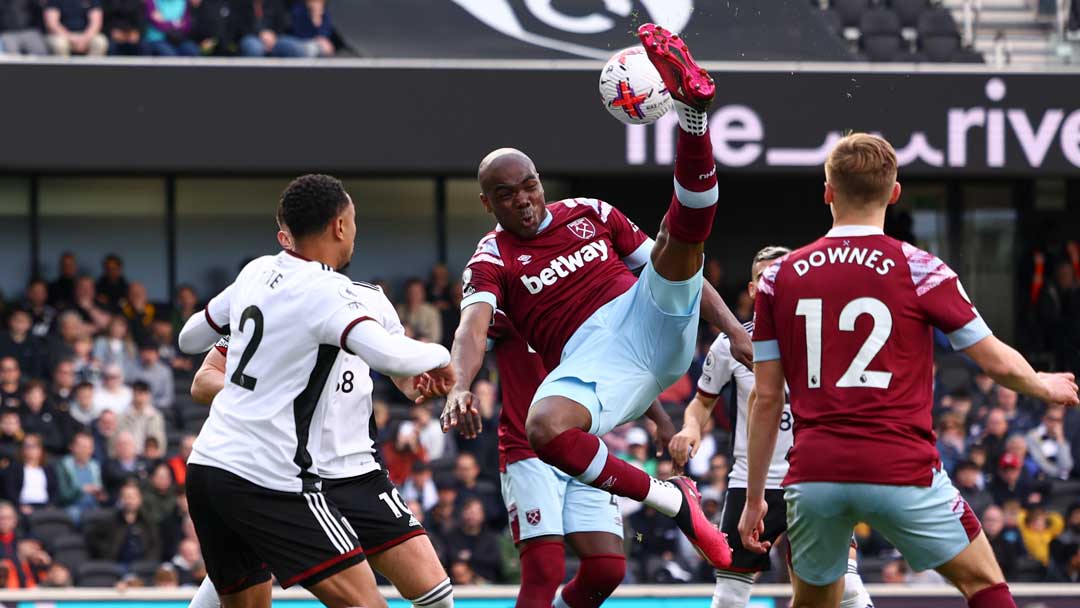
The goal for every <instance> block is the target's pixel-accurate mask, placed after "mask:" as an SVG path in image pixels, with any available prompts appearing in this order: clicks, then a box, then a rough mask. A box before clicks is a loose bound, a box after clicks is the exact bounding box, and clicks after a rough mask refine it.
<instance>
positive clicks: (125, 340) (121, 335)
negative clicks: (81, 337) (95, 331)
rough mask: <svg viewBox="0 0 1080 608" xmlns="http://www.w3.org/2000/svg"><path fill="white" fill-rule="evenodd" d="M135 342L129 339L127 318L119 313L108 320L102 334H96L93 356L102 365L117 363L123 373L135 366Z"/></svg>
mask: <svg viewBox="0 0 1080 608" xmlns="http://www.w3.org/2000/svg"><path fill="white" fill-rule="evenodd" d="M136 356H137V355H136V350H135V342H134V341H133V340H132V339H131V332H130V330H129V328H128V323H127V320H125V319H124V317H122V316H120V315H116V316H114V317H113V318H112V319H111V320H110V321H109V326H108V328H107V329H106V333H105V335H103V336H98V338H97V340H96V341H94V352H93V357H94V359H96V360H97V361H99V362H100V363H101V365H102V367H108V366H110V365H118V366H120V368H121V371H122V372H123V373H124V374H127V373H128V372H129V371H130V370H131V369H132V368H133V367H135V357H136Z"/></svg>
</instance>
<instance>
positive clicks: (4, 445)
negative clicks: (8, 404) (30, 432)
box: [0, 410, 26, 464]
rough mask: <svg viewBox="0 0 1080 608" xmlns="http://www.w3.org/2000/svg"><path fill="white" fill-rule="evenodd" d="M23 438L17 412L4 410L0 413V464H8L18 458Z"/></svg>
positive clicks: (24, 435) (20, 421)
mask: <svg viewBox="0 0 1080 608" xmlns="http://www.w3.org/2000/svg"><path fill="white" fill-rule="evenodd" d="M25 437H26V433H25V432H23V428H22V418H21V417H20V415H19V412H17V411H15V410H5V411H4V412H2V413H0V464H5V463H7V464H10V463H12V462H14V461H15V460H16V459H17V458H18V457H19V447H20V446H22V442H23V439H24V438H25Z"/></svg>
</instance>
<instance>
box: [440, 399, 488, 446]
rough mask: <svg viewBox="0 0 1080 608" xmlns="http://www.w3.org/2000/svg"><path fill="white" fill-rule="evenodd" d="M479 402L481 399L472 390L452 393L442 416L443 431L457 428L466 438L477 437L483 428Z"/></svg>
mask: <svg viewBox="0 0 1080 608" xmlns="http://www.w3.org/2000/svg"><path fill="white" fill-rule="evenodd" d="M479 403H480V400H479V399H478V398H477V397H476V395H474V394H472V393H471V392H468V391H455V392H452V393H450V395H449V396H448V397H447V398H446V405H445V406H443V413H442V416H440V419H441V420H442V428H443V432H444V433H446V432H449V431H450V429H452V428H456V429H458V431H460V432H461V435H462V436H463V437H465V438H466V439H475V438H476V436H477V435H479V434H480V430H481V419H480V409H479V408H478V407H477V406H478V405H479Z"/></svg>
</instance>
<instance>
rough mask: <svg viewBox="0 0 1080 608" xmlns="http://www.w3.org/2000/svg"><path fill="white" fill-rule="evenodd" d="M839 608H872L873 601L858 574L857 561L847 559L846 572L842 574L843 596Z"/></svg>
mask: <svg viewBox="0 0 1080 608" xmlns="http://www.w3.org/2000/svg"><path fill="white" fill-rule="evenodd" d="M840 608H874V602H873V600H871V599H870V594H869V593H868V592H867V591H866V587H865V586H864V585H863V581H862V577H861V576H859V562H857V561H855V560H853V559H849V560H848V569H847V574H845V575H844V597H843V599H842V600H841V601H840Z"/></svg>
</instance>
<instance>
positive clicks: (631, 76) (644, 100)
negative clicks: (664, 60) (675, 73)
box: [600, 46, 671, 125]
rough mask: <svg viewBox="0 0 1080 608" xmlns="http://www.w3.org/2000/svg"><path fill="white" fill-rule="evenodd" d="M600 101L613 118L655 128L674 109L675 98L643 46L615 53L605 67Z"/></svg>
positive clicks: (601, 74) (602, 75) (601, 73)
mask: <svg viewBox="0 0 1080 608" xmlns="http://www.w3.org/2000/svg"><path fill="white" fill-rule="evenodd" d="M600 98H601V99H603V101H604V107H605V108H607V111H608V112H611V115H612V116H614V117H615V118H618V119H619V120H620V121H621V122H624V123H626V124H628V125H647V124H652V123H654V122H656V121H657V120H659V119H660V117H661V116H663V115H664V114H665V113H667V111H668V110H669V109H671V94H670V93H668V90H667V87H666V86H664V81H663V79H662V78H660V72H657V71H656V68H655V67H653V64H652V62H650V61H649V57H648V56H647V55H645V49H643V48H642V47H640V46H632V47H630V48H627V49H623V50H621V51H619V52H618V53H615V55H614V56H613V57H612V58H611V59H609V60H608V62H607V63H606V64H605V65H604V69H603V71H601V72H600Z"/></svg>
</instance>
